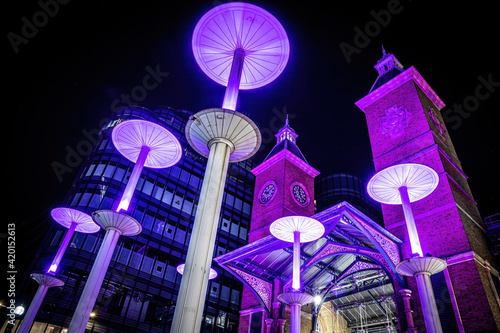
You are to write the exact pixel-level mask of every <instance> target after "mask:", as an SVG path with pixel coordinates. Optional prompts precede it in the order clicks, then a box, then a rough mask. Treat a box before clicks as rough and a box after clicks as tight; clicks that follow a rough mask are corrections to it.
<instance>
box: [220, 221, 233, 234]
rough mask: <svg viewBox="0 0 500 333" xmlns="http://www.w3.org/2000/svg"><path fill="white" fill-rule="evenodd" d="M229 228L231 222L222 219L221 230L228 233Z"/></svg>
mask: <svg viewBox="0 0 500 333" xmlns="http://www.w3.org/2000/svg"><path fill="white" fill-rule="evenodd" d="M230 226H231V222H230V221H229V220H228V219H226V218H222V221H221V226H220V228H221V230H224V231H226V232H229V228H230Z"/></svg>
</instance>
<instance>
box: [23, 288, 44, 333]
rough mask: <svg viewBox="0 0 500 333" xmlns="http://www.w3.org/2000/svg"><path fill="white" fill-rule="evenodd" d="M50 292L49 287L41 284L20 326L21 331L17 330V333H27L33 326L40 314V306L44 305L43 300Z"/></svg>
mask: <svg viewBox="0 0 500 333" xmlns="http://www.w3.org/2000/svg"><path fill="white" fill-rule="evenodd" d="M48 290H49V286H47V285H44V284H41V285H40V286H39V287H38V289H37V291H36V294H35V297H34V298H33V301H31V304H30V306H29V308H28V311H26V314H25V315H24V318H23V321H22V322H21V325H20V326H19V329H18V330H17V333H27V332H28V331H29V329H30V327H31V325H32V324H33V320H35V316H36V314H37V312H38V309H40V305H42V303H43V299H44V298H45V295H46V294H47V291H48Z"/></svg>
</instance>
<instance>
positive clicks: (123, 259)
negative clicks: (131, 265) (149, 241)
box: [118, 246, 130, 265]
mask: <svg viewBox="0 0 500 333" xmlns="http://www.w3.org/2000/svg"><path fill="white" fill-rule="evenodd" d="M129 256H130V249H127V248H126V247H125V246H124V247H123V248H122V250H121V252H120V255H119V256H118V262H119V263H121V264H124V265H126V264H127V262H128V257H129Z"/></svg>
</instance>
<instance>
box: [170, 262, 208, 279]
mask: <svg viewBox="0 0 500 333" xmlns="http://www.w3.org/2000/svg"><path fill="white" fill-rule="evenodd" d="M184 266H185V264H180V265H179V266H177V268H176V269H177V273H179V274H180V275H183V274H184ZM216 277H217V272H216V271H215V269H213V268H210V273H209V274H208V279H209V280H213V279H215V278H216Z"/></svg>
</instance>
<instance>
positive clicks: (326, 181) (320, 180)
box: [314, 173, 382, 225]
mask: <svg viewBox="0 0 500 333" xmlns="http://www.w3.org/2000/svg"><path fill="white" fill-rule="evenodd" d="M314 192H315V195H316V197H315V198H316V199H315V200H316V211H317V212H321V211H323V210H325V209H327V208H329V207H332V206H333V205H336V204H338V203H340V202H342V201H347V202H349V203H350V204H351V205H353V206H354V207H356V208H357V209H359V210H360V211H362V212H363V213H364V214H365V215H367V216H368V217H370V218H371V219H372V220H374V221H375V222H377V223H379V224H380V225H382V208H381V207H380V204H379V203H378V202H376V201H374V200H373V199H372V198H370V196H369V195H368V193H367V192H366V184H365V182H364V181H362V180H361V179H360V178H359V177H356V176H355V175H351V174H348V173H334V174H328V175H319V176H318V177H316V178H315V179H314Z"/></svg>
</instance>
